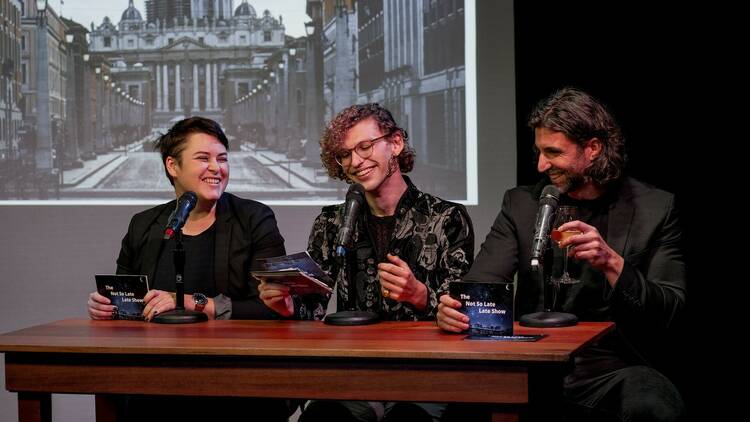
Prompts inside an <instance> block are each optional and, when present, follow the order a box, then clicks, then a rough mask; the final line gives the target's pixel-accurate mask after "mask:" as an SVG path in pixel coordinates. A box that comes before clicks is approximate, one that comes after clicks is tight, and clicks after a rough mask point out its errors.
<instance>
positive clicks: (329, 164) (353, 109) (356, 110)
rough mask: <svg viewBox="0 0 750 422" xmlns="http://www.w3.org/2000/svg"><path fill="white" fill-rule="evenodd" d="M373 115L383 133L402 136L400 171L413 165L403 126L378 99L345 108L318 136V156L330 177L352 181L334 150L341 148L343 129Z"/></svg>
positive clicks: (347, 129)
mask: <svg viewBox="0 0 750 422" xmlns="http://www.w3.org/2000/svg"><path fill="white" fill-rule="evenodd" d="M369 118H372V119H375V122H376V123H377V124H378V128H379V129H380V130H381V131H382V132H383V133H384V134H387V133H389V134H391V135H393V134H394V133H397V132H399V133H400V134H401V137H402V138H403V140H404V149H403V150H402V151H401V153H400V154H399V155H398V157H397V159H398V166H399V169H400V170H401V172H402V173H408V172H410V171H411V170H412V169H413V168H414V158H415V157H416V152H415V151H414V149H413V148H412V147H411V146H410V145H409V135H408V134H407V133H406V130H404V129H403V128H400V127H398V125H397V124H396V121H395V120H394V119H393V116H392V115H391V112H390V111H388V110H387V109H385V108H384V107H382V106H381V105H380V104H378V103H369V104H359V105H353V106H350V107H347V108H345V109H344V110H342V111H341V112H339V114H337V115H336V117H334V118H333V119H331V121H330V122H328V125H326V128H325V131H324V132H323V137H322V138H321V139H320V159H321V161H322V162H323V167H325V169H326V170H327V171H328V175H329V176H330V177H331V178H332V179H340V180H344V181H346V182H348V183H351V181H350V180H349V178H347V177H346V173H345V172H344V169H343V168H342V167H341V166H340V165H339V164H338V163H337V162H336V154H337V153H338V152H341V150H342V149H343V144H344V137H345V136H346V133H347V132H348V131H349V129H351V128H352V127H354V125H356V124H357V123H359V122H361V121H363V120H365V119H369Z"/></svg>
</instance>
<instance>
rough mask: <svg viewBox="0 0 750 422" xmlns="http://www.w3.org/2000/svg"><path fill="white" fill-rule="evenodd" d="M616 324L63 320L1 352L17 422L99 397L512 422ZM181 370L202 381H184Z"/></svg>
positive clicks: (16, 335) (99, 412) (99, 411)
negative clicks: (56, 404) (347, 406)
mask: <svg viewBox="0 0 750 422" xmlns="http://www.w3.org/2000/svg"><path fill="white" fill-rule="evenodd" d="M612 328H613V324H612V323H581V324H579V325H577V326H575V327H567V328H554V329H533V328H526V327H518V326H516V333H523V334H530V333H545V334H548V336H547V337H545V338H544V339H542V340H540V341H538V342H497V341H476V340H465V339H464V337H465V336H463V335H455V334H447V333H444V332H442V331H441V330H439V329H438V328H437V327H436V326H435V323H434V322H384V323H380V324H375V325H369V326H361V327H333V326H327V325H324V324H322V323H320V322H311V321H209V322H204V323H200V324H190V325H160V324H148V323H143V322H137V321H90V320H87V319H70V320H63V321H58V322H53V323H49V324H44V325H39V326H35V327H31V328H26V329H23V330H19V331H15V332H11V333H7V334H3V335H0V352H4V353H5V354H6V357H5V377H6V383H5V385H6V388H7V389H8V390H9V391H13V392H18V404H19V420H21V421H40V420H41V421H49V420H51V408H50V404H51V396H50V394H51V393H74V394H75V393H79V394H95V395H96V416H97V420H98V421H102V420H114V419H115V412H114V410H115V409H114V405H113V403H114V400H113V396H112V395H113V394H156V395H159V394H169V395H187V396H247V397H286V398H307V399H342V400H351V399H357V400H382V401H391V400H406V401H425V402H430V401H432V402H467V403H494V404H500V405H503V406H497V407H495V410H496V414H495V415H494V416H493V420H515V419H517V416H518V412H519V411H520V410H522V409H523V408H524V407H525V405H528V404H530V403H531V404H534V403H538V402H543V403H544V404H545V406H547V403H548V402H547V401H546V400H548V399H549V397H551V396H547V395H545V394H549V393H550V392H551V394H552V395H553V396H554V395H555V394H559V392H560V388H561V382H562V374H563V373H564V371H565V369H566V368H567V365H568V364H569V363H570V362H571V357H572V355H573V354H574V353H575V352H576V351H578V350H580V349H581V348H582V347H583V346H585V345H586V344H588V343H590V342H592V341H593V340H595V339H597V338H598V337H600V336H601V335H602V334H604V333H605V332H607V331H609V330H611V329H612ZM187 370H189V371H190V372H191V374H192V375H191V377H197V378H198V379H202V380H205V381H204V382H201V383H186V382H185V372H186V371H187ZM114 374H116V379H117V382H113V378H112V377H113V376H114ZM146 379H150V380H154V379H158V380H160V381H159V382H158V383H154V382H143V380H146ZM535 386H536V387H538V388H535ZM550 386H551V387H550ZM536 391H541V393H536ZM537 394H539V395H538V396H537ZM506 416H507V417H508V418H506Z"/></svg>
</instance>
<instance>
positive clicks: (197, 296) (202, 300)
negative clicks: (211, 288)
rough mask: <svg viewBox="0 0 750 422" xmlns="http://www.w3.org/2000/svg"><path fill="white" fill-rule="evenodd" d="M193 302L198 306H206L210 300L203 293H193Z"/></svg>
mask: <svg viewBox="0 0 750 422" xmlns="http://www.w3.org/2000/svg"><path fill="white" fill-rule="evenodd" d="M193 300H194V301H195V304H196V305H206V304H207V303H208V298H207V297H206V295H204V294H203V293H193Z"/></svg>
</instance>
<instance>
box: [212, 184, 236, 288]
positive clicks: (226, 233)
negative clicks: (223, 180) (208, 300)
mask: <svg viewBox="0 0 750 422" xmlns="http://www.w3.org/2000/svg"><path fill="white" fill-rule="evenodd" d="M231 219H232V212H231V210H230V209H229V201H228V197H227V194H226V193H225V194H223V195H222V196H221V198H220V199H219V202H218V203H217V204H216V239H215V243H214V280H215V282H216V291H217V292H219V293H224V294H226V293H227V292H228V291H229V260H230V259H231V257H230V254H229V244H230V241H231V240H232V224H231Z"/></svg>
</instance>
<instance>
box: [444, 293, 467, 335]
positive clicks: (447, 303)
mask: <svg viewBox="0 0 750 422" xmlns="http://www.w3.org/2000/svg"><path fill="white" fill-rule="evenodd" d="M460 307H461V302H459V301H457V300H456V299H453V298H452V297H450V296H448V295H442V296H440V304H439V305H438V312H437V324H438V327H440V328H442V329H443V330H445V331H450V332H453V333H460V332H462V331H466V330H468V329H469V317H468V316H466V315H464V314H462V313H461V312H459V311H458V309H459V308H460Z"/></svg>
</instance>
